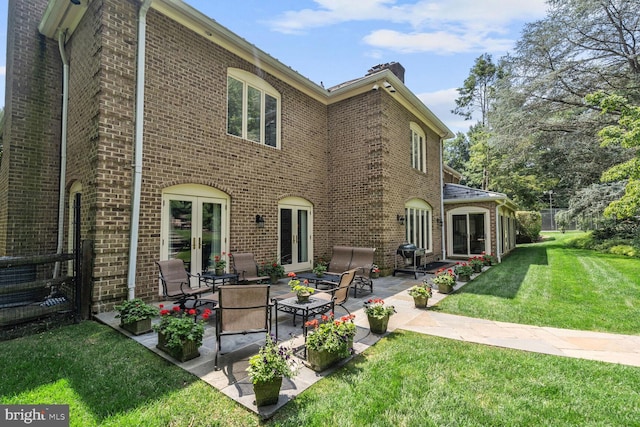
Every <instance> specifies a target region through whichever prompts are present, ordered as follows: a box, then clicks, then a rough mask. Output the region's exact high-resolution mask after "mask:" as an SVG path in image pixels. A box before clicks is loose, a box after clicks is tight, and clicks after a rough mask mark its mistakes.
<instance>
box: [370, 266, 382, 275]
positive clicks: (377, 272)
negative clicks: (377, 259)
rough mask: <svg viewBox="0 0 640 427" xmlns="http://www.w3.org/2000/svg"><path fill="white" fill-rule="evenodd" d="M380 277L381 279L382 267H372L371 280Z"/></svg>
mask: <svg viewBox="0 0 640 427" xmlns="http://www.w3.org/2000/svg"><path fill="white" fill-rule="evenodd" d="M378 277H380V267H378V266H377V265H375V264H373V266H372V267H371V278H372V279H377V278H378Z"/></svg>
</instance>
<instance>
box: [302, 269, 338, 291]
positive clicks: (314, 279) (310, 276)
mask: <svg viewBox="0 0 640 427" xmlns="http://www.w3.org/2000/svg"><path fill="white" fill-rule="evenodd" d="M296 276H297V277H298V279H300V280H302V281H304V280H307V281H308V282H309V283H312V284H313V285H314V286H315V287H316V289H318V285H319V284H326V285H327V286H329V283H323V282H331V283H333V286H332V287H336V286H338V282H340V275H339V274H333V273H324V274H323V275H322V277H318V276H316V274H315V273H296Z"/></svg>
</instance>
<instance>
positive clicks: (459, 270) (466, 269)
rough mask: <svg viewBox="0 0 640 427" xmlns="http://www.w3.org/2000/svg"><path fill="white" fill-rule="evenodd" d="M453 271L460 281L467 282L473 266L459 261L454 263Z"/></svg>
mask: <svg viewBox="0 0 640 427" xmlns="http://www.w3.org/2000/svg"><path fill="white" fill-rule="evenodd" d="M454 272H455V273H456V274H457V275H458V280H459V281H460V282H468V281H469V280H471V275H472V274H473V268H472V267H471V266H470V265H469V264H467V263H466V262H462V263H460V262H459V263H457V264H456V266H455V269H454Z"/></svg>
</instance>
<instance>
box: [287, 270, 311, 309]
mask: <svg viewBox="0 0 640 427" xmlns="http://www.w3.org/2000/svg"><path fill="white" fill-rule="evenodd" d="M288 276H289V287H290V288H291V290H292V291H293V292H295V293H296V296H297V297H298V304H305V303H308V302H309V297H310V296H311V294H312V293H314V292H315V289H313V288H312V287H310V286H308V285H309V281H308V280H307V279H304V282H303V284H302V285H301V284H300V279H298V278H297V277H296V273H294V272H293V271H292V272H291V273H289V274H288Z"/></svg>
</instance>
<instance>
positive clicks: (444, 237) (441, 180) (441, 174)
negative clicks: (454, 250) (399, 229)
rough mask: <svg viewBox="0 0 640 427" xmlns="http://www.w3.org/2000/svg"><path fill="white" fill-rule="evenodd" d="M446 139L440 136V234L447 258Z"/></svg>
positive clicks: (443, 252) (443, 253)
mask: <svg viewBox="0 0 640 427" xmlns="http://www.w3.org/2000/svg"><path fill="white" fill-rule="evenodd" d="M443 145H444V140H443V139H442V138H440V222H441V224H440V236H441V240H442V259H447V247H446V245H445V239H446V236H445V235H444V222H445V221H444V220H445V218H444V157H443V156H444V148H443Z"/></svg>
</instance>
